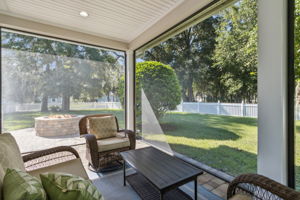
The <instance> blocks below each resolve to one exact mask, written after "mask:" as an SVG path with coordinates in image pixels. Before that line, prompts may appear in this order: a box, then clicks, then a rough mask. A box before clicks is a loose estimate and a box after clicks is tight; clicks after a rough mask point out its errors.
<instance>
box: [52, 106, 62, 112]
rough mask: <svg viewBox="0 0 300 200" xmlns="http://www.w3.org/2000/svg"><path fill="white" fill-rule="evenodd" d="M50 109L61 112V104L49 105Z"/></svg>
mask: <svg viewBox="0 0 300 200" xmlns="http://www.w3.org/2000/svg"><path fill="white" fill-rule="evenodd" d="M49 110H50V111H51V112H60V111H61V109H60V107H59V106H50V107H49Z"/></svg>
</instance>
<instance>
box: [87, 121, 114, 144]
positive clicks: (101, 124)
mask: <svg viewBox="0 0 300 200" xmlns="http://www.w3.org/2000/svg"><path fill="white" fill-rule="evenodd" d="M87 128H88V133H89V134H93V135H95V136H96V139H105V138H110V137H115V136H116V134H117V129H118V128H117V122H116V117H115V116H103V117H89V118H88V125H87Z"/></svg>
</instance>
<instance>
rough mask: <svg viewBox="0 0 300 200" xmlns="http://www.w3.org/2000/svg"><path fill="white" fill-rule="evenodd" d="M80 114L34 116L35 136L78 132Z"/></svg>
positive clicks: (53, 135) (52, 135)
mask: <svg viewBox="0 0 300 200" xmlns="http://www.w3.org/2000/svg"><path fill="white" fill-rule="evenodd" d="M82 117H83V116H81V115H50V116H43V117H37V118H35V119H34V120H35V132H36V135H37V136H42V137H55V136H65V135H74V134H78V133H79V126H78V123H79V120H80V119H81V118H82Z"/></svg>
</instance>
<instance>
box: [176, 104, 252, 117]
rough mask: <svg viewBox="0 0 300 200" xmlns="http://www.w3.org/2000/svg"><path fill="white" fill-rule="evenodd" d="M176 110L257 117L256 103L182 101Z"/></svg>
mask: <svg viewBox="0 0 300 200" xmlns="http://www.w3.org/2000/svg"><path fill="white" fill-rule="evenodd" d="M176 111H178V112H187V113H201V114H213V115H228V116H242V117H257V104H244V103H202V102H182V103H181V104H180V105H178V106H177V110H176Z"/></svg>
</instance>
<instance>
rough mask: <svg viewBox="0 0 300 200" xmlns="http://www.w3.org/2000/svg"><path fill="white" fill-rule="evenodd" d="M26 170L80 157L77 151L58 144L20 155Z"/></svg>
mask: <svg viewBox="0 0 300 200" xmlns="http://www.w3.org/2000/svg"><path fill="white" fill-rule="evenodd" d="M22 158H23V161H24V165H25V168H26V170H28V169H30V170H32V169H37V168H43V167H47V166H51V165H55V164H58V163H62V162H65V161H68V160H73V159H76V158H80V157H79V154H78V152H77V151H76V150H75V149H73V148H72V147H69V146H59V147H54V148H50V149H45V150H40V151H36V152H33V153H30V154H27V155H24V156H22Z"/></svg>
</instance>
